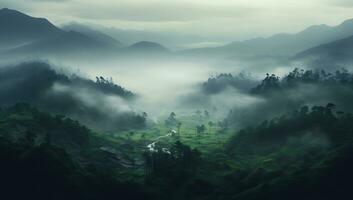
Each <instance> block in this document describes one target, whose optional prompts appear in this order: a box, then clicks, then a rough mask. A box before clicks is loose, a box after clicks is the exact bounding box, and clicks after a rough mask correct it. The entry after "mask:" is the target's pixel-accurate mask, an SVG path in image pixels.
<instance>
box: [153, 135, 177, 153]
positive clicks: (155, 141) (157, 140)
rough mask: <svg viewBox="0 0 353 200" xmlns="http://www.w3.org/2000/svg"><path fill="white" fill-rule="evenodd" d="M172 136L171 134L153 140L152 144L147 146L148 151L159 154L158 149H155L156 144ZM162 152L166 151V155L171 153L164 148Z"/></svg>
mask: <svg viewBox="0 0 353 200" xmlns="http://www.w3.org/2000/svg"><path fill="white" fill-rule="evenodd" d="M170 136H172V133H171V132H170V133H168V134H166V135H161V136H159V137H157V138H156V139H154V140H153V142H152V143H150V144H148V145H147V148H148V150H149V151H151V152H157V149H155V147H156V143H157V142H159V141H160V140H161V139H163V138H166V137H170ZM162 151H164V152H166V153H170V152H169V150H168V149H167V148H163V149H162Z"/></svg>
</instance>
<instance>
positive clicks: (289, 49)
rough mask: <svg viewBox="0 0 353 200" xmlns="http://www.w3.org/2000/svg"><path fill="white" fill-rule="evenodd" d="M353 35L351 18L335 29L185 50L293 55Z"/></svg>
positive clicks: (318, 27)
mask: <svg viewBox="0 0 353 200" xmlns="http://www.w3.org/2000/svg"><path fill="white" fill-rule="evenodd" d="M352 35H353V19H349V20H346V21H344V22H343V23H341V24H339V25H337V26H332V27H331V26H327V25H314V26H310V27H308V28H306V29H305V30H303V31H301V32H298V33H295V34H286V33H281V34H276V35H273V36H271V37H268V38H255V39H251V40H245V41H239V42H232V43H230V44H228V45H225V46H221V47H215V48H199V49H189V50H186V51H184V52H183V53H184V54H191V55H206V56H208V55H210V54H212V55H215V56H224V57H232V56H254V55H258V56H263V55H281V56H282V55H287V56H288V55H289V56H290V55H295V54H297V53H298V52H301V51H304V50H306V49H309V48H313V47H315V46H318V45H321V44H324V43H329V42H333V41H335V40H340V39H343V38H346V37H349V36H352Z"/></svg>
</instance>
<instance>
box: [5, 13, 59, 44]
mask: <svg viewBox="0 0 353 200" xmlns="http://www.w3.org/2000/svg"><path fill="white" fill-rule="evenodd" d="M0 27H1V29H0V30H1V31H0V44H4V45H5V44H6V45H11V44H12V45H17V44H21V43H22V42H30V41H33V40H38V39H43V38H50V37H56V36H58V35H60V34H62V33H63V32H64V31H62V30H60V29H59V28H57V27H56V26H54V25H53V24H51V23H50V22H49V21H48V20H46V19H43V18H34V17H30V16H28V15H25V14H23V13H21V12H18V11H15V10H10V9H7V8H3V9H1V10H0Z"/></svg>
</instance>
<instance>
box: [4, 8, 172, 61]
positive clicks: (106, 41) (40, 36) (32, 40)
mask: <svg viewBox="0 0 353 200" xmlns="http://www.w3.org/2000/svg"><path fill="white" fill-rule="evenodd" d="M2 27H4V28H2ZM168 51H169V50H168V49H167V48H166V47H164V46H162V45H160V44H158V43H153V42H147V41H142V42H138V43H136V44H133V45H131V46H128V47H123V45H122V43H121V42H119V41H117V40H116V39H114V38H112V37H110V36H108V35H106V34H104V33H102V32H99V31H96V30H94V29H90V28H89V27H85V26H80V25H79V26H76V25H71V26H66V27H64V30H62V29H60V28H58V27H56V26H55V25H53V24H52V23H50V22H49V21H48V20H47V19H43V18H34V17H31V16H28V15H26V14H23V13H21V12H19V11H16V10H11V9H7V8H4V9H1V10H0V55H1V54H2V55H3V56H6V57H9V56H17V55H18V56H29V57H31V56H35V57H38V56H40V57H43V56H47V55H49V57H50V56H51V57H52V56H54V57H55V58H60V56H65V57H67V58H72V57H77V58H80V59H81V57H80V56H81V55H85V56H86V55H92V56H94V57H95V58H99V57H102V56H103V57H104V56H106V55H111V56H114V55H117V54H119V53H124V54H126V53H129V54H131V53H132V54H134V53H147V54H148V53H161V52H168ZM68 56H69V57H68Z"/></svg>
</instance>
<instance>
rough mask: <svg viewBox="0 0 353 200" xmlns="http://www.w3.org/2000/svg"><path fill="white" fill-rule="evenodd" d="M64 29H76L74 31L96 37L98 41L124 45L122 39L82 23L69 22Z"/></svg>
mask: <svg viewBox="0 0 353 200" xmlns="http://www.w3.org/2000/svg"><path fill="white" fill-rule="evenodd" d="M62 29H63V30H66V31H74V32H78V33H82V34H84V35H87V36H89V37H91V38H95V39H96V40H98V41H101V42H104V43H108V44H113V45H115V46H118V47H121V46H122V45H123V44H122V43H121V42H120V41H118V40H116V39H114V38H112V37H110V36H109V35H107V34H104V33H102V32H100V31H97V30H94V29H92V28H90V27H88V26H85V25H82V24H76V23H73V24H68V25H65V26H63V27H62Z"/></svg>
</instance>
